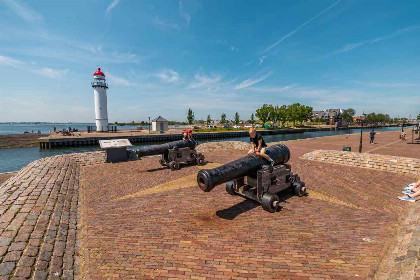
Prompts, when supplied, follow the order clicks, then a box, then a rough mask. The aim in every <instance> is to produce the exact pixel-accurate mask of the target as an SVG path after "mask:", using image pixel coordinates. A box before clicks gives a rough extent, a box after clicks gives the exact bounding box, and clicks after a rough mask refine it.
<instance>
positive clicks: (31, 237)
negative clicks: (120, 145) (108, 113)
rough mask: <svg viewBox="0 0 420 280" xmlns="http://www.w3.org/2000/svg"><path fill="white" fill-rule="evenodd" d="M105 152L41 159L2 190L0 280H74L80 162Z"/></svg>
mask: <svg viewBox="0 0 420 280" xmlns="http://www.w3.org/2000/svg"><path fill="white" fill-rule="evenodd" d="M103 159H104V156H103V154H102V153H88V154H74V155H62V156H55V157H49V158H44V159H40V160H37V161H35V162H33V163H31V164H29V165H27V166H26V167H25V168H23V169H22V170H20V171H19V172H18V174H17V175H16V176H14V177H12V178H10V179H9V180H8V181H6V182H5V183H3V184H2V185H1V186H0V215H1V217H0V279H1V280H5V279H10V278H12V279H27V278H33V279H74V276H75V275H77V274H78V273H79V271H78V269H77V267H76V266H75V251H76V247H77V242H76V240H77V237H76V236H77V220H78V212H77V210H78V207H77V206H78V203H79V184H80V167H81V166H82V165H81V164H80V163H81V162H83V163H84V164H90V163H94V162H103V161H104V160H103Z"/></svg>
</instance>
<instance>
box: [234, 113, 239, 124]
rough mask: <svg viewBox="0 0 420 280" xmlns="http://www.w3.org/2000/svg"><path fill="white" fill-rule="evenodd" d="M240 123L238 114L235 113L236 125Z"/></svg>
mask: <svg viewBox="0 0 420 280" xmlns="http://www.w3.org/2000/svg"><path fill="white" fill-rule="evenodd" d="M239 122H240V120H239V114H238V112H236V113H235V124H236V125H238V124H239Z"/></svg>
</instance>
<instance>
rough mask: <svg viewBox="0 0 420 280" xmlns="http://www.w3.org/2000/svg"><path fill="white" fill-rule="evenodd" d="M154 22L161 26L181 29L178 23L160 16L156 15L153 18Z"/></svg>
mask: <svg viewBox="0 0 420 280" xmlns="http://www.w3.org/2000/svg"><path fill="white" fill-rule="evenodd" d="M153 22H154V23H155V24H156V25H158V26H160V27H164V28H170V29H176V30H180V29H181V28H180V27H179V25H178V24H177V23H173V22H170V21H166V20H163V19H160V18H159V17H156V18H155V19H154V20H153Z"/></svg>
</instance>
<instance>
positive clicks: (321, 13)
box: [264, 0, 341, 53]
mask: <svg viewBox="0 0 420 280" xmlns="http://www.w3.org/2000/svg"><path fill="white" fill-rule="evenodd" d="M340 2H341V0H337V1H335V2H334V3H333V4H332V5H330V6H328V7H327V8H325V9H324V10H322V11H321V12H319V13H318V14H316V15H315V16H313V17H311V18H310V19H308V20H307V21H305V22H304V23H302V24H301V25H299V26H298V27H297V28H295V29H293V30H292V31H290V32H289V33H287V34H286V35H284V36H283V37H281V38H280V39H279V40H277V41H276V42H274V43H273V44H271V45H270V46H268V47H267V48H266V49H265V50H264V53H266V52H268V51H269V50H271V49H272V48H274V47H275V46H277V45H278V44H280V43H281V42H283V40H285V39H286V38H288V37H290V36H292V35H293V34H295V33H296V32H297V31H299V30H300V29H302V28H303V27H305V26H306V25H308V24H309V23H310V22H311V21H313V20H314V19H316V18H318V17H319V16H321V15H323V14H324V13H325V12H327V11H328V10H330V9H331V8H333V7H334V6H335V5H337V4H338V3H340Z"/></svg>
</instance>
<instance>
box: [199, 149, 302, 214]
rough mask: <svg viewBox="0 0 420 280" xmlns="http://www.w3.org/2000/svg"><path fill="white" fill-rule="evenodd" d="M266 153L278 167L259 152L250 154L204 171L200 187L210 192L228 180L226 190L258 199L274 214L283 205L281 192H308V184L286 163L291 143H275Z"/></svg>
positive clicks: (202, 171)
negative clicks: (269, 162)
mask: <svg viewBox="0 0 420 280" xmlns="http://www.w3.org/2000/svg"><path fill="white" fill-rule="evenodd" d="M266 153H267V154H268V155H269V156H270V157H271V158H272V159H273V160H274V161H275V165H274V166H270V165H267V164H266V162H267V161H266V160H265V159H263V158H261V157H260V156H258V155H255V154H251V155H247V156H245V157H242V158H240V159H237V160H235V161H232V162H229V163H227V164H225V165H222V166H219V167H216V168H213V169H207V170H206V169H204V170H200V171H199V173H198V175H197V183H198V186H199V187H200V188H201V189H202V190H203V191H205V192H208V191H211V190H212V189H213V188H214V187H215V186H217V185H220V184H222V183H225V182H227V183H226V191H227V192H228V193H229V194H231V195H238V194H239V195H242V196H244V197H246V198H249V199H252V200H255V201H257V202H259V203H261V206H262V207H263V209H264V210H266V211H268V212H271V213H273V212H275V211H276V210H277V208H278V206H279V197H278V193H279V192H281V191H283V190H286V189H292V190H293V192H294V193H295V194H296V195H298V196H303V195H305V194H306V187H305V183H304V182H302V181H301V180H300V177H299V175H297V174H293V173H292V171H291V166H290V164H286V162H287V161H288V160H289V158H290V151H289V149H288V148H287V146H285V145H282V144H279V145H275V146H272V147H270V148H268V149H267V151H266Z"/></svg>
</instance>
